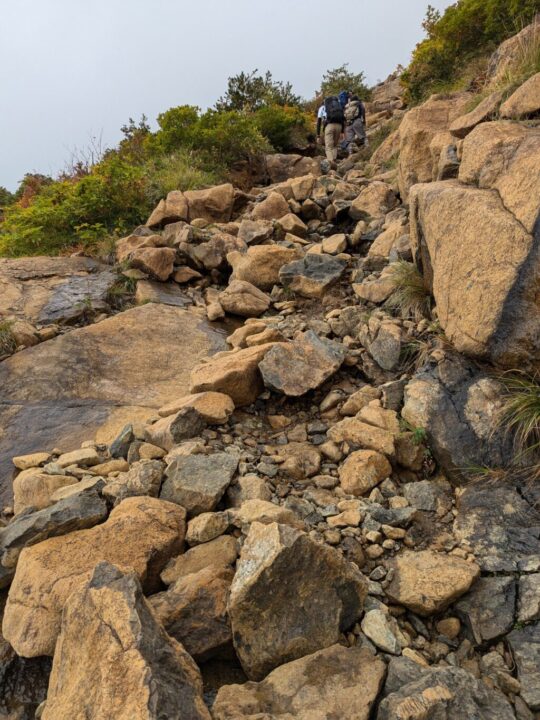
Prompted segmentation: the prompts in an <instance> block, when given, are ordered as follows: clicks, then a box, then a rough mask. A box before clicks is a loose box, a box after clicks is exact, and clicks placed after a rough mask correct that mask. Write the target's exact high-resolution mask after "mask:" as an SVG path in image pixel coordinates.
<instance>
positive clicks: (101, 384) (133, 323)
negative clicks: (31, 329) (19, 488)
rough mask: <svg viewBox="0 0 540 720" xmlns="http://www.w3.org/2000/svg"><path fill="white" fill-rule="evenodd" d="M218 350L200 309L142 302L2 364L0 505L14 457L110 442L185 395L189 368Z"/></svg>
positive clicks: (220, 336)
mask: <svg viewBox="0 0 540 720" xmlns="http://www.w3.org/2000/svg"><path fill="white" fill-rule="evenodd" d="M178 338H182V352H178ZM225 347H226V345H225V335H224V333H223V331H221V330H219V329H216V328H214V327H212V326H211V325H210V324H209V323H208V322H207V321H206V319H205V317H204V313H203V312H202V311H200V310H195V309H190V310H182V309H180V308H175V307H170V306H166V305H155V304H149V305H143V306H141V307H138V308H133V309H131V310H127V311H126V312H122V313H119V314H117V315H115V316H114V317H111V318H108V319H107V320H103V321H102V322H100V323H96V324H94V325H91V326H89V327H84V328H80V329H77V330H73V331H72V332H69V333H66V334H65V335H60V336H58V337H56V338H54V339H53V340H49V341H48V342H47V343H42V344H41V345H37V346H36V347H33V348H29V349H28V350H24V351H22V352H19V353H16V354H15V355H14V356H13V357H11V358H9V359H8V360H5V361H4V362H3V363H1V364H0V387H2V404H0V427H2V429H3V432H1V433H0V499H1V500H2V501H3V502H4V504H5V503H7V502H9V499H10V494H11V474H12V469H13V466H12V463H11V458H12V457H13V456H14V455H21V454H23V453H27V452H34V451H37V450H43V448H53V447H59V448H60V449H62V450H72V449H74V448H76V447H79V446H80V444H81V442H83V441H84V440H88V439H90V438H92V437H93V436H94V435H95V434H96V431H99V432H98V434H97V439H98V440H100V441H101V442H110V441H112V440H113V439H114V437H115V436H116V435H117V434H118V432H119V431H120V430H121V429H122V428H123V427H124V426H125V425H126V423H127V422H132V421H133V420H137V419H142V420H146V419H147V418H148V417H149V416H151V415H155V414H156V410H157V409H158V408H160V407H162V406H163V405H164V404H165V403H166V402H169V401H170V400H171V398H174V397H179V396H180V395H181V394H182V393H186V392H187V391H188V389H189V375H190V372H191V370H192V369H193V367H195V366H196V365H197V364H198V363H200V362H201V360H202V359H203V357H206V356H207V355H211V354H212V353H214V352H216V351H217V350H220V349H224V348H225Z"/></svg>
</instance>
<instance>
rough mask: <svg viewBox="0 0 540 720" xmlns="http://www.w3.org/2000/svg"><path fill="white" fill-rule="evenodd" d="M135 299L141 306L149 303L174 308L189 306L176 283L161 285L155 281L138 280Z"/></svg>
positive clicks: (189, 301)
mask: <svg viewBox="0 0 540 720" xmlns="http://www.w3.org/2000/svg"><path fill="white" fill-rule="evenodd" d="M135 299H136V301H137V302H138V303H139V304H141V305H142V304H143V303H151V302H152V303H162V304H163V305H174V306H175V307H187V306H188V305H191V300H190V299H189V298H188V297H186V294H185V293H184V292H183V291H182V290H181V288H179V287H178V285H177V284H176V283H172V282H168V283H161V282H156V281H155V280H139V282H138V283H137V292H136V295H135Z"/></svg>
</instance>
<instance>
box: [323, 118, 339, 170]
mask: <svg viewBox="0 0 540 720" xmlns="http://www.w3.org/2000/svg"><path fill="white" fill-rule="evenodd" d="M340 137H341V125H340V124H339V123H328V125H327V126H326V128H325V130H324V147H325V149H326V159H327V160H328V161H329V162H335V161H336V160H337V154H338V148H339V138H340Z"/></svg>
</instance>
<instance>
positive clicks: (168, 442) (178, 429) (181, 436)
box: [145, 407, 206, 450]
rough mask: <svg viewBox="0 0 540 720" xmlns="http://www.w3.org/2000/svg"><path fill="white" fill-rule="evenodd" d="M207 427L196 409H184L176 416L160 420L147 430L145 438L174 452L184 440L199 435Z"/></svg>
mask: <svg viewBox="0 0 540 720" xmlns="http://www.w3.org/2000/svg"><path fill="white" fill-rule="evenodd" d="M205 427H206V422H205V420H204V418H203V416H202V415H201V413H200V412H199V411H198V410H196V409H195V408H194V407H183V408H182V409H181V410H179V411H178V412H177V413H176V414H175V415H168V416H167V417H164V418H162V419H161V420H158V421H157V422H155V423H154V424H153V425H149V426H148V427H147V428H146V429H145V438H146V440H147V442H149V443H151V444H152V445H157V446H158V447H160V448H164V449H165V450H172V448H173V447H174V446H175V445H178V444H179V443H180V442H182V440H189V438H192V437H194V436H195V435H199V433H201V432H202V430H204V428H205Z"/></svg>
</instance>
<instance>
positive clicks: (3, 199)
mask: <svg viewBox="0 0 540 720" xmlns="http://www.w3.org/2000/svg"><path fill="white" fill-rule="evenodd" d="M13 202H15V195H14V194H13V193H10V192H9V190H8V189H7V188H5V187H2V186H1V185H0V208H3V207H6V205H11V203H13Z"/></svg>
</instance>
